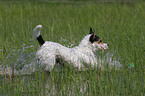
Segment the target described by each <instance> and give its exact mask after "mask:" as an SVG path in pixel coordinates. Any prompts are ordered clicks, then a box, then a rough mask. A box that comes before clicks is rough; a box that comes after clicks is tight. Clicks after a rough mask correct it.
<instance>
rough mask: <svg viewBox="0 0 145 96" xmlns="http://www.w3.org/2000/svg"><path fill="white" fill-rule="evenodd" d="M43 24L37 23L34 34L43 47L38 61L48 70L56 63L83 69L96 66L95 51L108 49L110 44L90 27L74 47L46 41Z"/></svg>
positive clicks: (38, 53)
mask: <svg viewBox="0 0 145 96" xmlns="http://www.w3.org/2000/svg"><path fill="white" fill-rule="evenodd" d="M41 28H42V25H37V26H36V27H35V29H34V36H35V38H36V39H37V40H38V42H39V43H40V45H41V47H40V49H39V50H38V51H37V52H36V57H37V59H38V63H39V64H42V65H44V66H45V68H44V69H45V70H46V71H51V70H52V69H53V68H54V65H55V64H56V63H59V64H61V63H64V62H65V63H66V64H68V65H69V66H73V67H76V68H78V70H81V68H83V69H84V68H88V67H91V68H94V67H96V66H97V59H96V57H95V54H94V52H95V51H97V50H105V49H108V45H107V44H106V43H103V42H102V40H101V39H100V38H99V37H98V36H96V35H95V33H94V32H93V31H92V28H90V33H89V34H88V35H86V36H85V37H84V38H83V40H82V41H81V42H80V44H79V45H78V46H76V47H74V48H67V47H65V46H62V45H61V44H59V43H55V42H51V41H44V40H43V38H42V36H41V35H40V29H41Z"/></svg>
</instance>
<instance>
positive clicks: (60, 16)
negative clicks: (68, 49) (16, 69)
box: [0, 1, 145, 96]
mask: <svg viewBox="0 0 145 96" xmlns="http://www.w3.org/2000/svg"><path fill="white" fill-rule="evenodd" d="M144 9H145V2H138V3H133V4H127V3H97V2H95V3H93V2H90V3H89V2H87V3H85V2H83V3H79V2H78V3H52V2H51V3H49V2H18V1H17V2H16V1H14V2H3V1H1V2H0V65H2V64H3V63H4V64H6V65H9V66H12V65H13V64H14V63H15V60H16V59H17V58H18V56H19V55H18V56H17V54H15V52H16V51H18V50H20V49H23V46H31V45H33V46H34V47H32V48H29V49H28V50H26V51H25V52H26V53H31V52H36V50H38V48H39V47H38V43H37V42H36V40H35V39H34V38H33V29H34V28H35V26H36V25H38V24H42V25H43V29H42V32H41V34H42V36H43V37H44V39H45V40H50V41H54V42H58V43H60V44H62V45H65V46H69V44H73V46H75V45H78V44H79V42H80V41H81V40H82V38H83V37H84V36H85V35H86V34H88V33H89V28H90V27H92V28H93V29H94V30H95V33H96V34H97V35H98V36H100V37H101V38H102V39H103V41H104V42H107V43H108V44H109V45H110V46H109V51H110V52H111V53H112V54H115V55H114V56H115V57H116V58H118V60H119V62H120V63H121V64H122V65H123V69H120V70H106V71H100V70H88V71H85V72H76V71H73V70H70V68H65V69H64V70H63V71H62V72H55V71H54V72H51V73H47V72H39V71H38V72H35V73H33V74H32V75H25V76H21V75H18V76H15V78H14V80H13V81H12V82H10V79H9V76H7V79H5V77H4V76H3V75H2V76H1V79H0V95H2V96H25V95H26V96H27V95H28V96H45V95H46V96H116V95H117V96H123V95H124V96H145V64H144V59H145V53H144V52H145V47H144V46H145V40H144V38H145V11H144ZM62 38H63V39H64V40H67V41H62ZM73 46H72V47H73ZM4 47H5V50H6V51H5V54H3V52H4V50H3V49H4ZM12 50H15V52H13V54H15V55H14V57H13V58H11V61H9V63H7V61H6V57H7V56H8V55H9V54H10V52H12ZM130 64H134V67H133V68H128V66H129V65H130Z"/></svg>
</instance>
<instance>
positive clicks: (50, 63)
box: [45, 56, 56, 72]
mask: <svg viewBox="0 0 145 96" xmlns="http://www.w3.org/2000/svg"><path fill="white" fill-rule="evenodd" d="M47 59H48V60H47V61H46V67H45V71H49V72H51V71H52V70H53V68H54V65H55V63H56V60H55V56H50V57H49V58H47Z"/></svg>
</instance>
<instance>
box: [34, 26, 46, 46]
mask: <svg viewBox="0 0 145 96" xmlns="http://www.w3.org/2000/svg"><path fill="white" fill-rule="evenodd" d="M41 28H42V25H37V26H36V27H35V29H34V30H33V32H34V36H35V38H36V39H37V40H38V42H39V44H40V45H43V44H44V43H45V41H44V40H43V38H42V36H41V35H40V29H41Z"/></svg>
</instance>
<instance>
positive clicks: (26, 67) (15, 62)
mask: <svg viewBox="0 0 145 96" xmlns="http://www.w3.org/2000/svg"><path fill="white" fill-rule="evenodd" d="M61 41H62V42H66V40H64V39H61ZM64 44H65V43H64ZM64 46H65V45H64ZM72 46H75V44H70V43H69V45H67V47H72ZM22 47H23V48H22V49H19V50H17V51H16V50H11V51H10V53H9V54H8V55H7V56H6V59H5V60H4V63H3V64H2V65H0V75H4V74H7V75H8V74H12V67H13V66H14V74H15V75H19V74H21V75H30V74H32V73H34V72H35V71H40V72H41V71H43V70H44V66H41V65H40V64H38V63H37V60H36V57H35V54H36V52H31V51H29V50H32V49H34V46H33V44H32V45H30V46H26V45H25V44H23V45H22ZM1 51H3V50H2V49H1ZM96 58H97V60H98V61H97V62H98V66H99V67H101V69H103V70H104V69H105V70H107V69H108V68H109V69H112V68H115V69H116V70H118V69H119V68H121V67H122V65H121V64H120V62H119V61H118V60H117V59H116V58H115V57H114V55H113V54H112V53H110V52H105V53H102V52H96ZM4 65H5V71H4ZM108 66H109V67H108ZM56 68H60V67H56Z"/></svg>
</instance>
